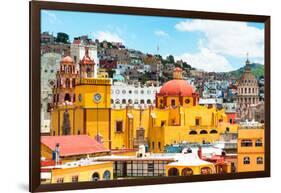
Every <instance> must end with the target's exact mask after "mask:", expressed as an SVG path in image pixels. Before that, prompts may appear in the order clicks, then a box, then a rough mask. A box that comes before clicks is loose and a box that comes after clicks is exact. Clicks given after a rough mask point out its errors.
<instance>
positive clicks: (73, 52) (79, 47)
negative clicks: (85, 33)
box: [70, 43, 99, 64]
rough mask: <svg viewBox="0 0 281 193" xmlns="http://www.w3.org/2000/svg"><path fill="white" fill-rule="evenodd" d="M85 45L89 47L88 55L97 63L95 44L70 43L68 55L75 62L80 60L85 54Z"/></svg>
mask: <svg viewBox="0 0 281 193" xmlns="http://www.w3.org/2000/svg"><path fill="white" fill-rule="evenodd" d="M85 46H86V47H88V49H89V56H90V58H91V59H93V60H94V62H95V63H96V64H99V60H98V54H97V46H96V45H92V44H90V45H84V44H81V43H80V44H78V43H72V44H71V46H70V57H71V58H72V59H73V60H74V62H75V63H76V64H77V63H78V62H79V61H80V60H82V58H83V56H84V55H85Z"/></svg>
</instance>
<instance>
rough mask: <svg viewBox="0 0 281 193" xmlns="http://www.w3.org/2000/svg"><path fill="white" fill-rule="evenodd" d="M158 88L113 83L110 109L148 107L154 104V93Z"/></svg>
mask: <svg viewBox="0 0 281 193" xmlns="http://www.w3.org/2000/svg"><path fill="white" fill-rule="evenodd" d="M159 90H160V87H155V86H141V85H140V84H139V85H128V84H126V83H123V82H114V84H113V85H112V86H111V105H112V108H120V107H125V106H127V105H133V106H135V107H139V106H144V107H145V106H148V105H151V104H153V105H154V104H155V96H156V93H157V92H159Z"/></svg>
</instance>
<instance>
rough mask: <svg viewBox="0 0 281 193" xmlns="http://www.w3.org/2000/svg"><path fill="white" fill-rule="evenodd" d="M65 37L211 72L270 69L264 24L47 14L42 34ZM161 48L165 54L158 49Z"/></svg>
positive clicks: (70, 13) (61, 12)
mask: <svg viewBox="0 0 281 193" xmlns="http://www.w3.org/2000/svg"><path fill="white" fill-rule="evenodd" d="M45 31H47V32H50V33H54V35H56V34H57V33H58V32H65V33H67V34H68V35H69V37H70V40H73V38H74V37H77V36H81V35H88V36H89V37H90V38H93V39H99V40H100V41H103V40H107V41H117V42H122V43H123V44H124V45H125V46H126V47H127V48H130V49H136V50H140V51H141V52H143V53H150V54H161V55H162V56H163V57H166V56H168V55H170V54H171V55H173V56H174V57H175V59H177V60H180V59H182V60H183V61H186V62H187V63H188V64H190V65H191V66H193V67H195V68H197V69H202V70H205V71H210V72H213V71H214V72H227V71H232V70H235V69H238V68H240V67H242V66H244V65H245V60H246V58H247V53H248V55H249V60H250V61H251V62H257V63H261V64H264V24H263V23H253V22H233V21H223V20H205V19H204V20H202V19H187V18H171V17H155V16H135V15H123V14H104V13H87V12H73V11H54V10H42V11H41V32H45ZM158 46H159V50H158V49H157V47H158Z"/></svg>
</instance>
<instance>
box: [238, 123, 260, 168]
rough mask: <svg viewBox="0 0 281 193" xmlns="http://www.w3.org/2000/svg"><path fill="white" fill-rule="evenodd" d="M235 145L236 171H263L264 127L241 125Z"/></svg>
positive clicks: (251, 124) (253, 124)
mask: <svg viewBox="0 0 281 193" xmlns="http://www.w3.org/2000/svg"><path fill="white" fill-rule="evenodd" d="M237 143H238V144H237V154H238V156H237V158H238V159H237V171H238V172H251V171H264V125H263V124H260V123H257V122H245V123H241V126H240V127H239V128H238V142H237Z"/></svg>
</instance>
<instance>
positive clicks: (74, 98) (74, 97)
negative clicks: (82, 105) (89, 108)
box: [73, 94, 76, 102]
mask: <svg viewBox="0 0 281 193" xmlns="http://www.w3.org/2000/svg"><path fill="white" fill-rule="evenodd" d="M75 100H76V96H75V94H73V102H75Z"/></svg>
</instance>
